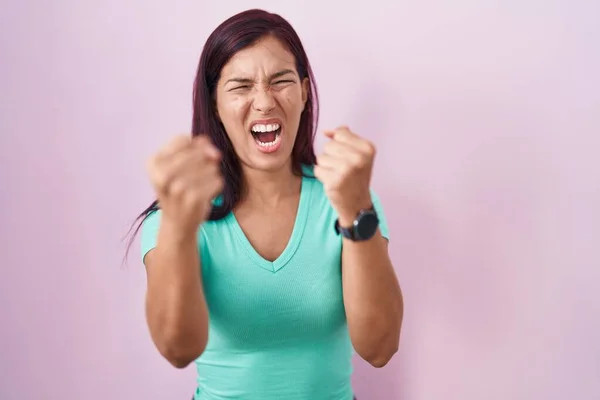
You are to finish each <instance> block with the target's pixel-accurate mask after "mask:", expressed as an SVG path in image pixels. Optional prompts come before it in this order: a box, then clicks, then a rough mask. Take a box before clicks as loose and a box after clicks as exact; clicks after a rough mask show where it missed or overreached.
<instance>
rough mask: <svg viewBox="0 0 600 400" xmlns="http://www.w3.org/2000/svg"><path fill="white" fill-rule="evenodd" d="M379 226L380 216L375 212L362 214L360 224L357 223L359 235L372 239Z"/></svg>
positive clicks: (364, 238)
mask: <svg viewBox="0 0 600 400" xmlns="http://www.w3.org/2000/svg"><path fill="white" fill-rule="evenodd" d="M378 226H379V218H377V214H375V213H374V212H366V213H364V214H362V215H361V216H360V219H359V221H358V224H356V233H357V236H358V237H359V238H361V239H363V240H366V239H370V238H371V237H372V236H373V235H374V234H375V232H377V227H378Z"/></svg>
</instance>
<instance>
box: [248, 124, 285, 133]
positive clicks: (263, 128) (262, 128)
mask: <svg viewBox="0 0 600 400" xmlns="http://www.w3.org/2000/svg"><path fill="white" fill-rule="evenodd" d="M277 129H279V124H268V125H263V124H256V125H254V126H253V127H252V132H256V133H259V132H273V131H276V130H277Z"/></svg>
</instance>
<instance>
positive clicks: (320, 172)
mask: <svg viewBox="0 0 600 400" xmlns="http://www.w3.org/2000/svg"><path fill="white" fill-rule="evenodd" d="M314 173H315V177H316V178H317V179H318V180H319V181H321V183H322V184H323V186H324V187H325V189H327V188H329V187H331V186H332V185H334V184H335V182H337V181H338V179H339V174H338V172H337V170H336V169H334V168H324V167H321V166H320V165H315V167H314Z"/></svg>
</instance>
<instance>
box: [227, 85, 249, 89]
mask: <svg viewBox="0 0 600 400" xmlns="http://www.w3.org/2000/svg"><path fill="white" fill-rule="evenodd" d="M249 88H250V85H241V86H236V87H234V88H232V89H231V90H241V89H249Z"/></svg>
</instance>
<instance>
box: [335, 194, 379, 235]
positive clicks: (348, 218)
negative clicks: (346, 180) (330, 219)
mask: <svg viewBox="0 0 600 400" xmlns="http://www.w3.org/2000/svg"><path fill="white" fill-rule="evenodd" d="M372 208H373V202H372V201H371V199H369V200H365V201H362V202H360V203H358V206H355V207H352V208H348V209H347V210H341V211H340V212H338V221H339V224H340V226H342V227H344V228H349V227H351V226H352V225H354V221H355V220H356V217H358V214H359V213H360V212H361V210H369V209H372Z"/></svg>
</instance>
